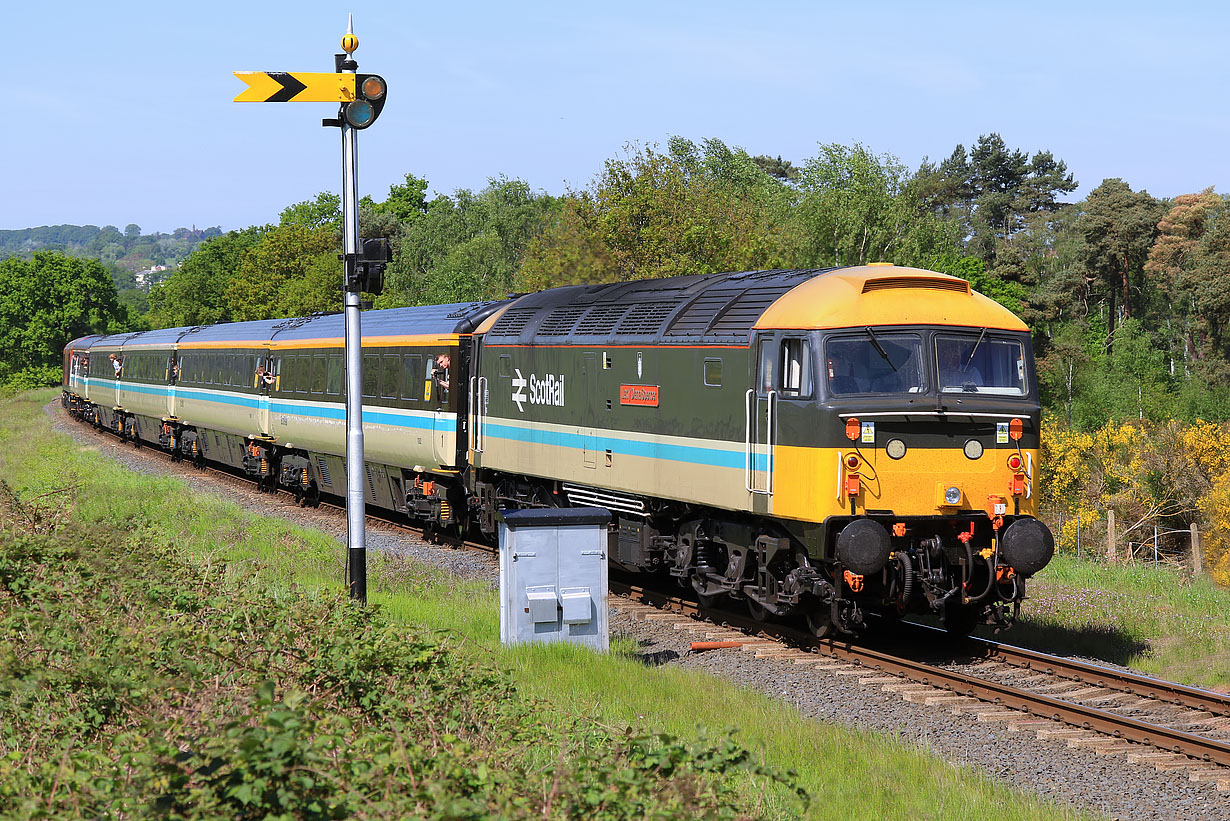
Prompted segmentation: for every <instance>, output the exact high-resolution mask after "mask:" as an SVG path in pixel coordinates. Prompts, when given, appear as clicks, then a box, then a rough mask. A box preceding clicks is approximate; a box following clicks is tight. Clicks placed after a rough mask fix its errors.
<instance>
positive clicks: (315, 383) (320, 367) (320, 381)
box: [312, 354, 328, 393]
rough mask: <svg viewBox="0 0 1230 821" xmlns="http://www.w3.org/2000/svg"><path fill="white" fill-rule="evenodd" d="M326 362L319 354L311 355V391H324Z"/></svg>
mask: <svg viewBox="0 0 1230 821" xmlns="http://www.w3.org/2000/svg"><path fill="white" fill-rule="evenodd" d="M327 371H328V363H327V362H326V361H325V357H324V356H323V355H321V354H316V355H315V356H313V357H312V393H324V392H325V381H326V379H325V378H326V374H327Z"/></svg>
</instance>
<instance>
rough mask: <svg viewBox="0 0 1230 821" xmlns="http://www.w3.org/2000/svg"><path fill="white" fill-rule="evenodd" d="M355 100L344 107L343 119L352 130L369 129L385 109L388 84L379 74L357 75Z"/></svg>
mask: <svg viewBox="0 0 1230 821" xmlns="http://www.w3.org/2000/svg"><path fill="white" fill-rule="evenodd" d="M355 89H356V91H357V92H358V94H357V96H356V97H355V99H354V100H352V101H351V102H349V103H346V104H345V105H343V106H342V110H341V113H340V117H341V119H343V120H345V121H346V124H347V125H348V126H350V127H351V128H367V127H368V126H369V125H371V124H372V123H374V122H376V118H377V117H379V116H380V112H381V110H382V109H383V108H384V101H385V96H386V94H387V92H388V84H387V83H385V81H384V78H383V77H381V76H380V75H379V74H356V75H355Z"/></svg>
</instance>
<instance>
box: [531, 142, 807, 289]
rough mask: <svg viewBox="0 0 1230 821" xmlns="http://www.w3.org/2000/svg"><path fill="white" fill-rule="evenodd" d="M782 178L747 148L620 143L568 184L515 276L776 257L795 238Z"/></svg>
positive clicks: (563, 276) (715, 266) (773, 263)
mask: <svg viewBox="0 0 1230 821" xmlns="http://www.w3.org/2000/svg"><path fill="white" fill-rule="evenodd" d="M796 196H797V194H796V192H795V191H794V189H793V188H792V187H791V186H788V185H786V184H784V183H783V182H782V181H781V180H779V179H777V178H775V177H773V176H770V175H769V174H768V173H766V172H765V171H764V169H763V168H762V167H761V166H760V164H759V163H757V162H756V161H755V160H754V159H753V158H752V157H750V156H749V155H748V154H747V152H746V151H744V150H742V149H740V148H730V147H728V146H726V145H725V144H724V143H722V142H721V141H720V140H712V139H711V140H706V141H704V142H703V143H701V144H699V145H698V144H696V143H693V142H692V141H691V140H686V139H683V138H681V137H672V138H671V139H670V140H669V141H668V148H667V151H666V152H662V151H660V150H659V149H658V148H657V147H656V146H646V147H641V146H628V147H627V148H626V156H625V157H623V158H617V159H611V160H607V161H606V163H605V165H604V168H603V172H602V174H601V175H599V177H598V178H597V179H596V180H595V181H594V182H593V184H592V185H591V186H590V188H588V189H585V190H581V191H570V192H569V194H568V196H567V197H565V198H564V202H563V203H562V206H561V210H560V212H559V215H558V217H557V219H556V220H555V221H554V223H553V224H552V225H551V226H549V227H548V229H547V232H546V233H545V234H544V235H543V237H542V238H541V239H540V240H538V241H536V242H535V243H533V244H532V245H531V248H530V251H529V253H528V254H527V258H526V263H525V268H524V272H523V273H524V276H523V279H522V282H523V283H524V284H525V285H526V286H528V287H531V288H541V287H548V286H551V285H557V284H565V283H570V282H611V281H624V280H632V279H643V278H647V277H665V276H676V275H680V274H703V273H712V272H715V271H730V270H745V269H748V268H762V267H778V266H781V265H783V264H786V263H787V262H788V261H790V260H791V259H793V258H794V257H795V256H796V255H797V252H796V251H795V247H794V246H797V244H798V235H799V231H798V226H797V221H796V220H795V219H794V218H793V216H792V213H791V203H792V202H793V200H794V199H795V197H796Z"/></svg>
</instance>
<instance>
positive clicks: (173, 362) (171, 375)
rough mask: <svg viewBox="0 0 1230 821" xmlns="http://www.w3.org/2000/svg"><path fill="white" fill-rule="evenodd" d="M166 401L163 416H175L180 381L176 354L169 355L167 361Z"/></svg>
mask: <svg viewBox="0 0 1230 821" xmlns="http://www.w3.org/2000/svg"><path fill="white" fill-rule="evenodd" d="M166 366H167V367H166V378H165V380H164V381H165V382H166V386H167V392H166V399H165V403H164V407H163V409H162V411H163V415H165V416H174V415H175V383H176V382H178V381H179V361H178V360H177V359H176V355H175V354H173V353H172V354H169V355H168V356H167V360H166Z"/></svg>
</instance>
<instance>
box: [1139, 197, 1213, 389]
mask: <svg viewBox="0 0 1230 821" xmlns="http://www.w3.org/2000/svg"><path fill="white" fill-rule="evenodd" d="M1224 208H1225V201H1224V200H1222V198H1221V197H1220V196H1218V195H1217V194H1214V193H1213V189H1212V188H1206V189H1204V190H1203V191H1201V192H1200V193H1199V194H1183V195H1181V196H1178V197H1175V199H1174V203H1173V204H1172V205H1171V207H1170V210H1169V211H1168V212H1167V213H1166V215H1165V216H1164V217H1162V219H1161V220H1160V221H1159V222H1158V224H1157V239H1155V240H1154V242H1153V245H1152V246H1151V247H1150V248H1149V257H1148V259H1147V260H1145V265H1144V272H1145V274H1146V276H1148V277H1150V278H1151V279H1152V280H1154V281H1155V282H1156V283H1157V285H1158V286H1160V288H1161V290H1162V291H1163V293H1164V294H1165V297H1166V301H1167V305H1166V308H1167V314H1168V316H1167V323H1166V325H1167V326H1168V330H1169V332H1168V333H1167V334H1166V339H1165V342H1166V345H1167V349H1168V350H1169V353H1170V362H1171V366H1170V370H1171V373H1172V374H1173V373H1174V370H1175V368H1174V360H1175V357H1176V356H1177V357H1178V358H1179V359H1180V360H1181V361H1182V362H1183V363H1184V366H1185V367H1184V371H1185V373H1184V375H1185V376H1186V375H1187V373H1186V372H1187V370H1188V368H1187V365H1188V364H1190V362H1191V361H1192V360H1193V359H1205V358H1206V357H1208V356H1209V355H1210V354H1211V353H1212V352H1211V351H1210V350H1209V349H1208V347H1207V346H1206V345H1205V344H1204V342H1205V341H1206V340H1207V339H1208V334H1209V327H1210V326H1209V324H1208V322H1207V319H1206V317H1207V311H1208V309H1209V307H1210V306H1209V305H1207V304H1205V305H1203V306H1202V309H1197V307H1196V299H1195V295H1196V293H1197V292H1198V291H1199V290H1200V289H1201V286H1202V284H1203V279H1204V278H1203V277H1202V276H1201V275H1200V274H1198V273H1197V268H1198V267H1200V265H1201V262H1202V261H1203V254H1204V252H1205V250H1206V248H1207V246H1204V247H1202V245H1201V241H1202V239H1203V238H1204V235H1205V232H1206V231H1207V229H1208V227H1209V225H1210V224H1211V223H1212V220H1213V219H1214V217H1216V216H1217V215H1219V214H1220V212H1221V211H1222V210H1224ZM1213 273H1214V275H1216V273H1217V272H1213ZM1172 323H1173V325H1172ZM1172 327H1173V329H1171V328H1172Z"/></svg>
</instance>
